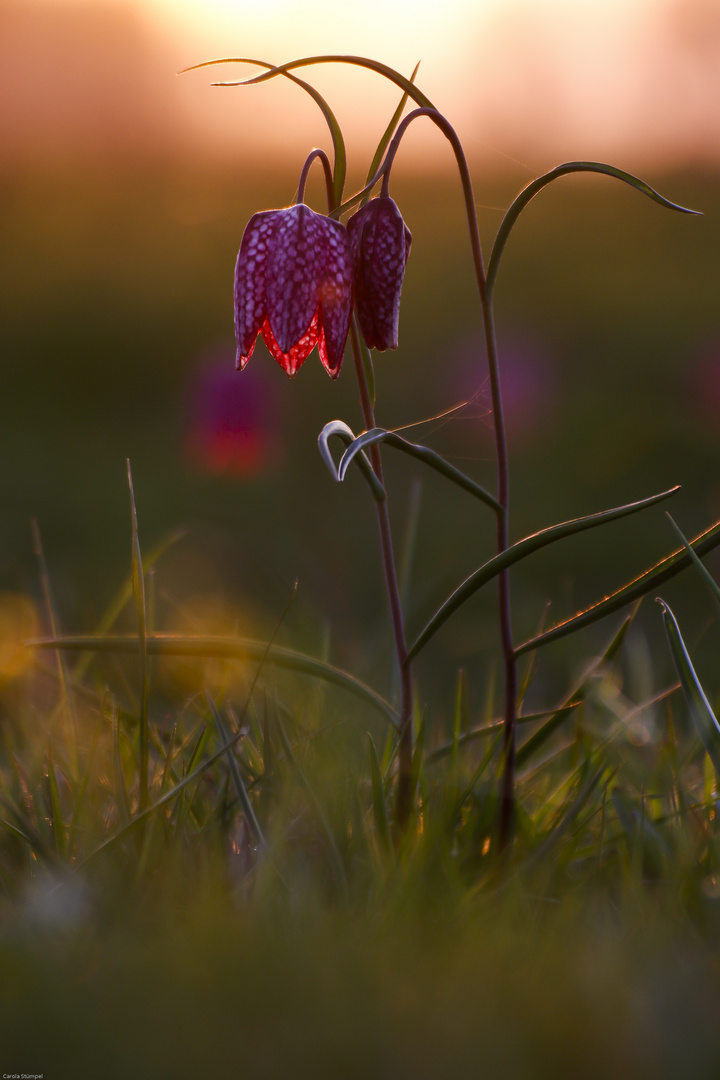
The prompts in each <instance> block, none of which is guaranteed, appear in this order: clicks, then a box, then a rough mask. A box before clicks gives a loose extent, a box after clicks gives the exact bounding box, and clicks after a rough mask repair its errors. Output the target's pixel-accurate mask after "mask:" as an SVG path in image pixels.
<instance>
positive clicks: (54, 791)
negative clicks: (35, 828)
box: [47, 746, 67, 860]
mask: <svg viewBox="0 0 720 1080" xmlns="http://www.w3.org/2000/svg"><path fill="white" fill-rule="evenodd" d="M47 770H48V771H47V779H48V789H49V794H50V812H51V814H52V831H53V837H54V839H55V850H56V851H57V853H58V855H59V856H60V858H61V859H62V860H65V859H66V857H67V834H66V832H65V823H64V822H63V815H62V809H61V807H60V792H59V791H58V784H57V775H56V773H55V762H54V761H53V756H52V748H51V747H50V746H48V756H47Z"/></svg>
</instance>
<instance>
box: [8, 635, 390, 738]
mask: <svg viewBox="0 0 720 1080" xmlns="http://www.w3.org/2000/svg"><path fill="white" fill-rule="evenodd" d="M27 644H28V646H30V647H32V648H38V649H68V650H77V651H87V650H96V651H98V652H117V653H136V652H137V648H138V639H137V637H136V636H135V635H134V634H109V635H106V636H96V635H93V634H87V635H84V634H83V635H77V636H75V635H73V636H66V637H61V638H41V639H38V640H36V641H30V642H27ZM145 645H146V649H147V652H148V654H149V655H150V656H212V657H221V658H224V659H230V660H232V659H235V660H260V659H261V658H262V657H264V656H265V654H266V653H267V656H266V662H267V663H268V664H273V665H275V667H279V668H283V669H285V670H287V671H295V672H298V673H300V674H304V675H310V676H312V677H313V678H316V679H324V680H325V682H329V683H332V684H333V685H334V686H339V687H341V688H342V689H343V690H345V691H347V692H348V693H351V694H353V695H354V696H355V697H357V698H360V699H361V700H362V701H365V702H366V703H368V704H370V705H372V706H373V708H375V709H377V711H378V712H379V713H380V714H381V715H382V716H383V717H384V718H385V719H386V720H387V721H388V722H389V723H390V724H392V726H393V727H394V728H398V729H399V725H400V720H399V717H398V714H397V713H396V711H395V710H394V709H393V707H392V705H391V704H390V703H389V702H388V701H386V700H385V699H384V698H383V697H381V696H380V694H378V693H376V692H375V690H373V689H372V688H371V687H369V686H367V685H366V684H365V683H363V682H361V681H360V680H359V679H356V678H355V677H354V676H353V675H350V674H349V673H348V672H346V671H342V670H341V669H340V668H336V667H334V666H333V665H332V664H329V663H326V662H324V661H322V660H316V659H315V658H314V657H312V656H306V655H305V654H304V653H299V652H295V651H294V650H293V649H286V648H284V647H282V646H279V645H271V646H270V647H269V648H268V646H267V645H266V644H265V643H264V642H261V641H254V640H252V639H251V638H235V637H222V636H207V637H206V636H195V635H184V634H178V635H175V634H149V635H148V637H147V639H146V642H145Z"/></svg>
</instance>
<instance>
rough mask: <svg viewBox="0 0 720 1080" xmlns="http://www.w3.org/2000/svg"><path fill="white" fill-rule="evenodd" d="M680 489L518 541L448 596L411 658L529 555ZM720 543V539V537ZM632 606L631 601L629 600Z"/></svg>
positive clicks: (539, 639) (542, 636)
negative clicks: (467, 603)
mask: <svg viewBox="0 0 720 1080" xmlns="http://www.w3.org/2000/svg"><path fill="white" fill-rule="evenodd" d="M679 490H680V488H679V487H678V486H676V487H673V488H670V489H669V490H668V491H661V492H660V493H659V494H658V495H651V496H650V498H648V499H641V500H640V501H639V502H634V503H628V504H627V505H625V506H618V507H616V508H615V509H613V510H603V511H602V512H601V513H599V514H590V515H589V516H587V517H581V518H574V519H573V520H572V521H565V522H563V523H562V524H560V525H552V526H551V527H550V528H548V529H542V530H541V531H540V532H537V533H533V535H532V536H526V537H525V538H524V539H523V540H518V542H517V543H516V544H511V546H510V547H509V548H506V550H505V551H503V552H502V554H500V555H496V556H495V557H494V558H493V559H490V561H489V562H486V563H485V565H484V566H481V567H480V569H479V570H476V571H475V573H474V574H471V575H470V577H469V578H467V579H466V580H465V581H464V582H463V583H462V585H460V586H459V587H458V588H457V589H456V590H455V592H454V593H453V594H452V596H450V597H448V599H447V600H446V601H445V603H444V604H443V605H442V607H440V608H439V609H438V610H437V611H436V612H435V614H434V615H433V617H432V619H430V621H429V622H428V624H427V626H426V627H425V629H424V630H423V631H422V633H421V634H420V636H419V637H418V638H417V640H416V641H415V642H413V644H412V646H411V647H410V649H409V651H408V659H409V660H410V659H412V658H413V656H416V655H417V654H418V653H419V652H420V650H421V649H422V648H423V647H424V646H425V645H426V644H427V642H428V641H430V639H431V638H432V637H433V636H434V635H435V634H436V633H437V631H438V630H439V629H440V627H441V626H442V625H443V623H445V622H446V621H447V620H448V619H449V618H450V616H451V615H453V614H454V613H455V612H456V611H457V610H458V608H459V607H461V606H462V604H464V603H465V601H466V600H469V598H470V597H471V596H473V595H474V594H475V593H476V592H477V591H478V589H481V588H482V587H483V586H484V585H487V583H488V582H489V581H492V580H493V578H495V577H497V575H498V574H500V573H501V572H502V571H503V570H506V569H507V568H508V567H510V566H513V565H514V564H515V563H516V562H519V561H520V560H521V559H524V558H526V557H527V556H528V555H532V554H533V553H534V552H536V551H539V550H540V549H541V548H544V547H547V546H548V544H553V543H555V541H557V540H563V539H565V538H566V537H568V536H574V535H575V534H576V533H580V532H584V531H585V530H586V529H594V528H596V527H597V526H599V525H605V524H607V523H608V522H610V521H617V520H618V519H619V518H623V517H627V516H628V515H629V514H636V513H638V511H640V510H645V509H646V508H647V507H649V506H654V505H655V504H656V503H659V502H662V500H663V499H667V498H669V497H670V496H671V495H674V494H675V493H676V492H677V491H679ZM718 540H719V542H720V537H719V538H718ZM628 603H630V601H629V600H628ZM551 633H552V630H546V631H545V632H544V633H542V634H539V635H537V636H536V637H534V638H532V639H531V641H529V642H525V644H524V645H522V646H520V647H519V648H518V649H516V650H515V653H516V655H519V654H520V653H521V652H527V651H528V650H529V649H531V648H533V647H534V644H535V643H537V642H542V641H545V640H546V639H547V637H548V635H549V634H551Z"/></svg>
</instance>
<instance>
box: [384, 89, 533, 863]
mask: <svg viewBox="0 0 720 1080" xmlns="http://www.w3.org/2000/svg"><path fill="white" fill-rule="evenodd" d="M420 116H427V117H429V118H430V119H431V120H432V121H433V123H435V124H436V125H437V126H438V127H439V128H440V130H441V131H442V133H443V135H444V136H445V137H446V139H447V140H448V141H449V143H450V145H451V146H452V149H453V152H454V154H455V160H456V162H457V166H458V169H459V171H460V179H461V181H462V188H463V196H464V199H465V210H466V213H467V222H468V231H469V234H470V245H471V248H472V256H473V264H474V267H475V280H476V281H477V287H478V292H479V294H480V303H481V305H482V312H483V324H484V327H485V344H486V347H487V358H488V370H489V375H490V394H491V399H492V410H493V421H494V429H495V458H496V462H497V499H498V502H499V503H500V506H501V509H500V510H498V511H497V513H496V521H497V553H498V555H501V554H502V552H503V551H505V550H506V549H507V547H508V546H509V531H508V509H509V505H510V484H509V474H508V453H507V439H506V435H505V420H504V414H503V406H502V394H501V392H500V369H499V365H498V356H497V345H496V342H495V325H494V320H493V310H492V301H491V298H490V297H489V296H488V295H487V289H486V278H485V268H484V265H483V258H482V248H481V245H480V230H479V228H478V221H477V214H476V212H475V196H474V193H473V188H472V181H471V180H470V170H469V169H468V165H467V159H466V157H465V153H464V151H463V148H462V144H461V142H460V140H459V138H458V136H457V133H456V132H455V129H454V128H453V127H452V125H451V124H450V123H448V121H447V120H446V119H445V117H444V116H443V115H442V114H441V113H439V112H438V111H437V110H436V109H430V108H420V109H414V110H413V112H411V113H409V114H408V115H407V116H406V117H405V119H404V120H403V121H402V123H401V124H400V126H399V127H398V129H397V131H396V133H395V135H394V137H393V140H392V142H391V144H390V146H389V148H388V152H387V154H386V156H385V161H384V162H383V164H382V166H381V169H380V170H379V171H378V174H377V176H376V177H375V178H374V182H377V179H379V176H380V175H381V174H382V176H383V188H382V191H383V194H387V186H388V180H389V176H390V170H391V168H392V164H393V161H394V158H395V155H396V153H397V150H398V147H399V146H400V142H401V140H402V138H403V135H404V134H405V132H406V131H407V128H408V126H409V125H410V124H411V123H412V122H413V121H414V120H415V119H417V118H418V117H420ZM498 614H499V622H500V642H501V647H502V655H503V668H504V673H505V709H504V719H505V728H504V736H503V745H504V763H503V772H502V781H501V793H500V822H499V844H500V848H501V849H504V848H506V847H507V846H508V844H509V843H510V841H511V839H512V834H513V823H514V816H515V729H516V726H517V671H516V660H515V652H514V648H513V638H512V621H511V606H510V575H509V571H508V570H507V569H506V570H503V572H502V573H501V574H500V575H499V578H498Z"/></svg>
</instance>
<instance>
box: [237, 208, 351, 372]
mask: <svg viewBox="0 0 720 1080" xmlns="http://www.w3.org/2000/svg"><path fill="white" fill-rule="evenodd" d="M352 296H353V273H352V259H351V255H350V244H349V241H348V236H347V232H346V230H345V226H344V225H341V224H340V222H338V221H333V220H332V219H331V218H328V217H323V216H322V215H321V214H316V213H315V211H314V210H311V209H310V207H309V206H305V204H304V203H299V204H298V205H296V206H290V207H288V208H287V209H285V210H265V211H263V212H262V213H259V214H255V215H254V216H253V217H252V218H251V219H250V221H249V222H248V224H247V226H246V228H245V232H244V234H243V238H242V243H241V244H240V251H239V253H238V257H237V263H236V266H235V336H236V338H237V346H238V348H237V360H236V366H237V368H238V370H239V371H241V370H242V369H243V368H244V367H245V365H246V364H247V362H248V360H249V359H250V357H251V356H252V352H253V349H254V348H255V342H256V340H257V336H258V334H262V336H263V340H264V342H265V344H266V345H267V347H268V349H269V350H270V352H271V353H272V355H273V356H274V357H275V359H276V360H277V362H278V363H279V364H280V366H281V367H282V368H283V369H284V371H286V372H287V374H288V375H291V376H292V375H295V374H296V372H297V371H298V369H299V368H300V365H301V364H302V363H304V361H305V359H306V358H307V356H308V355H309V354H310V352H312V350H313V348H314V347H315V345H317V347H318V351H319V353H320V359H321V361H322V363H323V366H324V367H325V369H326V371H327V372H328V374H329V375H330V376H331V377H332V378H333V379H336V378H337V376H338V375H339V373H340V365H341V364H342V358H343V352H344V350H345V342H346V340H347V335H348V328H349V326H350V315H351V313H352Z"/></svg>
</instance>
